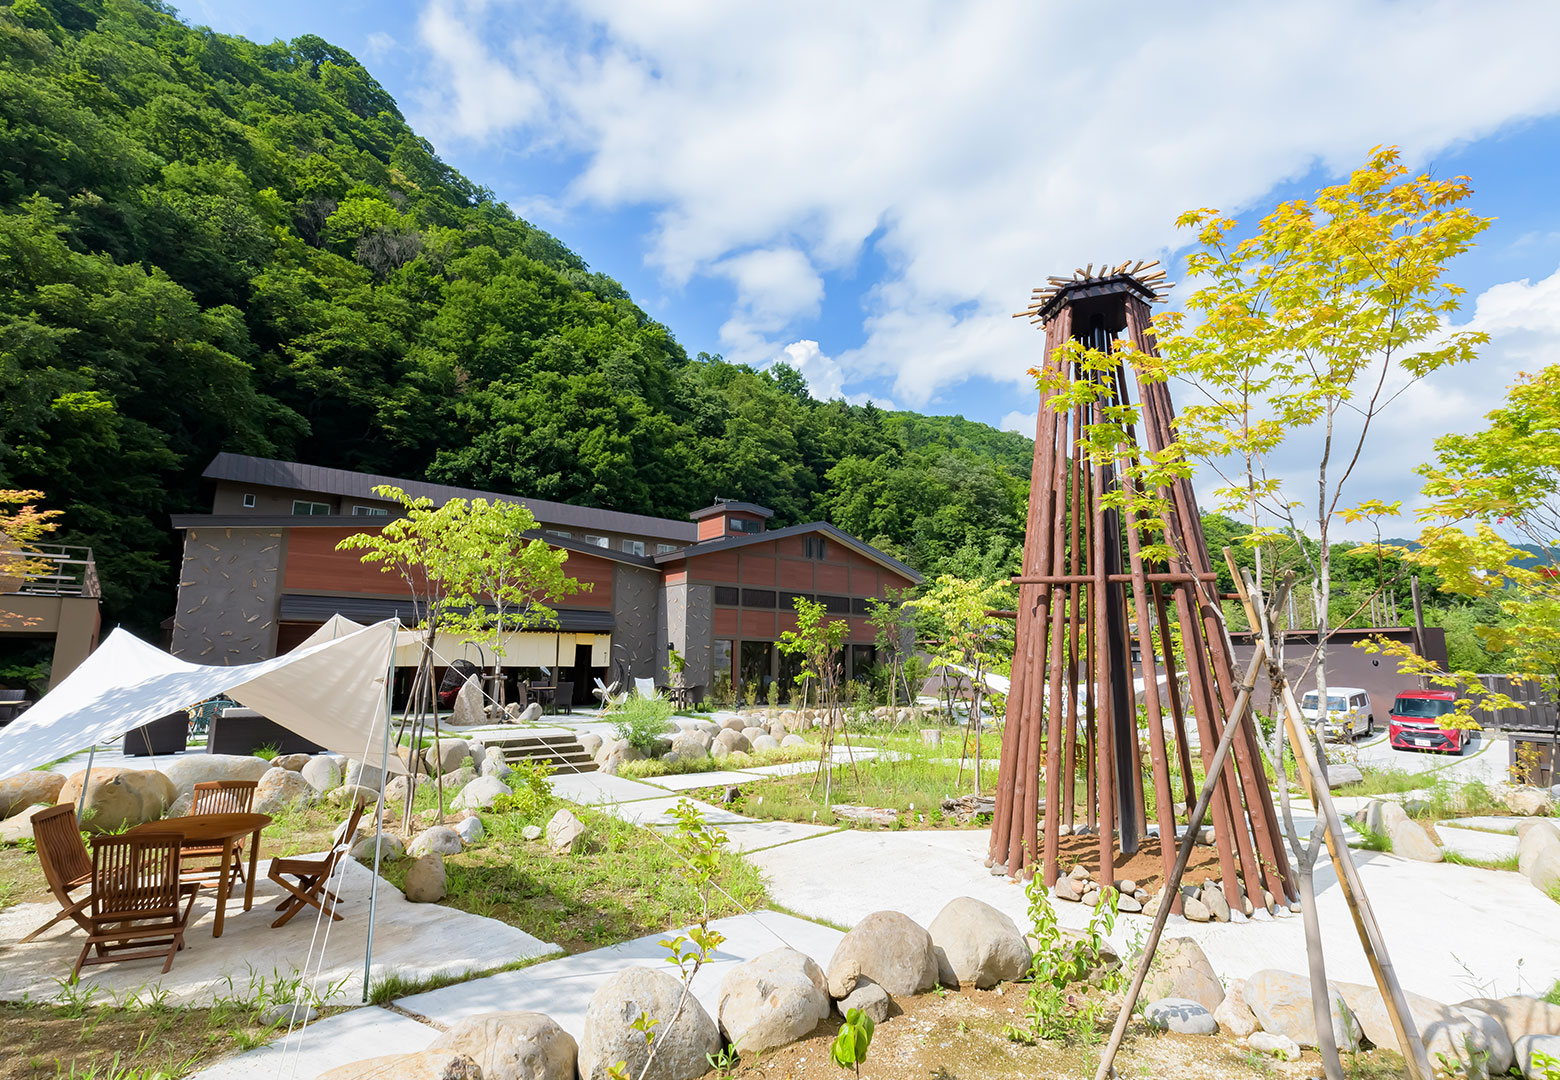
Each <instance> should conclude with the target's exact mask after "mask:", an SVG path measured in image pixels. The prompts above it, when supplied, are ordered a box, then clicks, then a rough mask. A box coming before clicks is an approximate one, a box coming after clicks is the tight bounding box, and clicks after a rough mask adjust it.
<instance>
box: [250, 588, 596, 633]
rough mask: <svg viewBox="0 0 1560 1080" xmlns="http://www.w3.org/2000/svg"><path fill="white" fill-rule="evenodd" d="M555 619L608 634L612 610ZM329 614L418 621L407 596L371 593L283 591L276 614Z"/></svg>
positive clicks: (309, 617) (291, 618) (562, 613)
mask: <svg viewBox="0 0 1560 1080" xmlns="http://www.w3.org/2000/svg"><path fill="white" fill-rule="evenodd" d="M554 614H555V615H557V617H558V623H557V625H556V626H554V627H549V628H548V630H549V631H551V630H558V631H560V632H562V633H565V634H569V633H574V634H610V633H612V613H611V612H610V611H595V610H591V609H589V608H556V609H555V610H554ZM332 615H345V616H346V617H347V618H349V619H352V620H353V621H355V622H359V623H365V624H366V623H371V622H379V621H381V620H383V619H392V618H393V619H400V620H401V622H402V623H403V624H404V625H406V626H412V625H414V624H415V623H416V622H417V616H416V613H415V612H413V611H412V603H411V601H410V600H408V599H400V600H386V599H382V598H379V597H373V596H324V595H321V594H319V593H283V594H282V604H281V611H280V613H279V618H280V619H281V620H282V621H283V622H318V623H322V622H325V621H326V620H327V619H329V618H330V617H331V616H332Z"/></svg>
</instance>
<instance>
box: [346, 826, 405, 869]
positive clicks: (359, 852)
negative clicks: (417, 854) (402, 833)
mask: <svg viewBox="0 0 1560 1080" xmlns="http://www.w3.org/2000/svg"><path fill="white" fill-rule="evenodd" d="M376 847H377V848H378V849H379V861H380V862H382V863H384V862H389V861H390V860H391V859H399V858H400V857H401V856H403V855H405V854H406V845H405V844H403V843H401V838H400V837H398V836H393V835H391V834H390V833H376V834H374V835H372V836H365V837H363V838H362V839H360V840H359V841H358V842H357V843H355V844H353V845H352V851H351V852H350V854H351V856H352V857H353V858H354V859H356V860H357V861H358V862H360V863H363V864H364V865H365V866H373V865H374V849H375V848H376Z"/></svg>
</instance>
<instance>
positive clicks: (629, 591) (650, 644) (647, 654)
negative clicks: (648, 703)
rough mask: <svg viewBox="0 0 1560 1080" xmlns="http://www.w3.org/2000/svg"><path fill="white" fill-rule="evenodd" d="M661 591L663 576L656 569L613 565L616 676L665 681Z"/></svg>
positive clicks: (614, 674) (620, 564)
mask: <svg viewBox="0 0 1560 1080" xmlns="http://www.w3.org/2000/svg"><path fill="white" fill-rule="evenodd" d="M660 593H661V575H660V574H659V573H657V572H656V571H654V570H648V569H641V568H639V567H637V566H628V565H626V564H624V563H618V564H617V565H615V566H614V567H613V568H612V678H617V677H618V676H619V674H626V675H627V676H628V677H629V678H631V679H648V678H654V679H657V680H660V681H664V672H663V671H662V669H663V668H664V667H665V666H666V637H665V633H664V629H663V628H664V626H665V617H664V616H663V615H662V614H661V612H660V606H661V605H660V599H661V596H660ZM658 643H659V645H660V648H661V655H660V656H659V657H657V656H656V646H657V644H658Z"/></svg>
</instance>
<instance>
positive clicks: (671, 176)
mask: <svg viewBox="0 0 1560 1080" xmlns="http://www.w3.org/2000/svg"><path fill="white" fill-rule="evenodd" d="M182 13H183V15H184V17H185V18H187V19H188V20H189V21H191V22H194V23H203V24H206V25H209V26H211V27H213V28H214V29H217V30H221V31H224V32H229V33H238V34H243V35H245V36H247V37H250V38H254V39H257V40H269V39H271V38H275V37H282V38H289V37H294V36H297V35H299V34H303V33H314V34H318V35H320V36H321V37H324V38H326V39H328V40H330V41H332V42H334V43H336V44H338V45H340V46H342V47H344V48H346V49H348V50H349V51H351V52H352V53H354V54H355V55H356V56H357V57H358V58H359V59H360V60H362V61H363V62H364V63H365V64H366V65H367V66H368V67H369V69H370V70H371V71H372V72H373V73H374V75H375V76H376V77H377V78H378V79H379V80H380V81H381V82H382V83H383V84H384V85H385V86H386V88H387V89H388V90H389V91H390V92H391V93H392V94H393V95H394V96H395V97H396V99H397V100H398V101H399V102H400V104H401V107H402V110H403V111H404V112H405V113H406V114H407V116H408V117H409V119H411V121H412V123H413V124H414V125H415V126H416V128H417V130H418V131H419V132H420V133H421V134H423V135H424V136H425V137H427V138H428V139H429V140H430V141H431V142H432V143H433V144H434V145H435V147H436V148H437V150H438V151H439V153H440V154H441V155H442V156H443V157H444V158H445V159H446V160H448V161H449V162H451V163H452V164H454V165H455V166H456V167H458V168H459V169H461V170H462V171H463V172H464V173H466V174H467V175H468V176H470V177H471V178H472V179H474V180H475V181H477V182H479V183H481V184H484V185H486V186H488V187H490V188H491V189H493V190H494V191H495V192H496V193H497V194H498V195H499V196H500V197H501V198H503V199H504V200H505V201H507V202H509V203H510V205H511V206H513V207H515V208H516V210H517V211H518V212H520V213H522V214H523V215H524V216H525V217H527V218H528V219H530V220H532V221H535V222H536V223H538V224H540V225H542V226H544V227H546V228H548V229H550V230H551V231H553V232H554V233H556V234H557V235H558V236H559V237H560V238H561V239H562V240H563V241H564V242H565V243H566V244H568V245H569V246H570V247H572V248H573V249H574V250H576V251H578V252H579V253H580V254H581V255H582V256H583V257H584V258H586V259H587V260H588V261H589V262H590V264H591V265H592V266H593V267H594V268H595V269H597V270H601V271H603V272H605V273H608V274H610V275H612V276H613V277H615V278H617V279H619V280H620V281H622V282H623V283H624V284H625V285H626V286H627V287H628V288H629V290H630V291H631V292H632V294H633V295H634V296H635V298H636V299H637V300H638V301H639V302H640V303H641V304H642V305H643V306H644V307H645V308H646V309H647V310H649V311H651V312H652V313H653V314H654V315H655V316H656V317H657V318H660V319H661V320H663V321H664V322H665V323H666V324H667V325H668V326H670V327H671V329H672V331H673V332H674V333H675V334H676V335H677V337H678V339H679V340H680V341H682V343H683V344H684V345H685V347H687V348H688V350H689V351H690V352H699V351H708V352H718V353H723V354H725V355H726V356H727V357H728V358H731V359H737V360H742V361H745V362H750V363H753V364H755V365H760V366H761V365H763V364H766V363H771V362H773V361H774V360H775V359H777V358H790V359H791V360H792V361H793V362H795V363H797V365H798V366H799V367H801V369H802V370H803V373H804V374H805V375H806V376H807V377H808V379H809V382H810V384H811V385H812V387H813V389H814V392H815V393H816V394H818V395H819V396H832V395H840V394H843V395H844V396H846V397H847V398H849V399H851V400H863V399H865V398H866V397H871V398H873V399H875V400H877V401H879V402H880V403H891V404H894V405H897V406H899V407H906V408H915V409H919V410H922V411H926V412H938V413H960V414H962V415H965V416H967V417H970V418H971V419H976V420H982V421H986V422H988V423H991V424H995V425H1001V426H1008V427H1013V428H1017V429H1021V430H1022V429H1024V428H1025V427H1026V426H1028V427H1029V430H1031V431H1032V423H1033V421H1032V416H1033V413H1034V411H1035V407H1036V395H1035V392H1034V389H1033V387H1032V385H1031V384H1029V383H1028V382H1027V380H1026V379H1025V377H1024V374H1023V373H1024V371H1025V369H1026V368H1028V367H1029V366H1030V365H1032V364H1034V363H1035V362H1036V361H1037V359H1038V353H1039V344H1040V343H1039V335H1038V334H1036V333H1035V332H1034V331H1033V330H1032V329H1030V328H1029V327H1028V325H1027V324H1026V323H1025V322H1023V321H1022V320H1019V321H1014V320H1011V319H1008V318H1007V316H1008V314H1009V313H1010V312H1012V311H1016V310H1018V309H1019V308H1021V307H1022V306H1023V305H1024V303H1025V301H1026V298H1027V296H1028V293H1029V289H1030V287H1031V286H1032V285H1035V284H1038V283H1040V282H1041V281H1042V280H1043V279H1044V278H1045V276H1046V275H1047V274H1051V273H1058V272H1062V273H1065V272H1067V271H1069V270H1071V268H1072V267H1074V266H1079V265H1082V264H1084V263H1086V262H1102V261H1106V260H1110V261H1117V260H1120V259H1125V258H1165V259H1167V260H1170V261H1171V265H1172V269H1173V268H1174V266H1175V256H1176V252H1177V246H1178V245H1179V244H1181V243H1182V241H1183V239H1184V238H1183V237H1181V236H1179V235H1178V234H1177V232H1176V230H1175V229H1174V227H1173V220H1174V218H1175V215H1176V214H1177V213H1178V212H1179V211H1181V210H1184V209H1187V208H1190V207H1195V206H1216V207H1220V208H1222V209H1224V210H1226V211H1231V212H1236V213H1238V214H1240V215H1241V216H1243V217H1246V216H1255V215H1258V214H1260V213H1262V212H1263V211H1265V210H1266V209H1268V208H1269V207H1271V206H1272V205H1273V204H1274V203H1275V202H1277V201H1278V200H1280V199H1282V198H1285V197H1289V196H1293V195H1298V194H1304V193H1307V192H1309V191H1311V190H1314V188H1315V187H1316V186H1318V185H1319V184H1322V183H1327V182H1330V181H1332V180H1334V179H1336V178H1337V177H1338V176H1339V175H1341V174H1343V173H1345V172H1347V170H1348V169H1349V168H1350V167H1351V166H1353V165H1355V164H1357V163H1359V162H1360V161H1362V160H1363V159H1364V156H1365V154H1366V152H1367V151H1368V150H1369V149H1370V148H1371V147H1372V146H1374V145H1377V144H1395V145H1399V146H1401V147H1402V148H1403V150H1404V153H1405V156H1406V158H1407V160H1408V162H1409V164H1410V165H1412V166H1413V167H1415V168H1427V169H1430V170H1432V171H1433V172H1435V173H1436V174H1439V175H1452V174H1464V173H1465V174H1467V175H1469V176H1471V177H1472V178H1473V182H1474V186H1475V189H1476V191H1477V196H1476V199H1475V208H1476V209H1477V210H1478V211H1479V212H1480V213H1482V214H1485V215H1489V216H1493V217H1496V218H1497V219H1498V220H1497V221H1496V222H1495V224H1494V225H1493V226H1492V227H1491V228H1490V229H1489V230H1488V232H1487V233H1486V234H1485V235H1484V237H1483V238H1482V241H1481V244H1480V246H1479V247H1478V248H1477V249H1476V250H1474V251H1473V252H1471V253H1469V254H1468V255H1466V256H1464V257H1463V258H1462V259H1460V260H1459V262H1458V263H1457V264H1456V265H1455V267H1454V273H1453V279H1454V280H1456V281H1458V282H1459V283H1461V284H1463V285H1465V286H1466V287H1467V288H1468V289H1469V298H1468V304H1467V306H1466V309H1465V311H1464V312H1463V314H1462V315H1461V316H1459V321H1460V322H1471V323H1472V324H1474V325H1477V326H1478V327H1479V328H1481V329H1485V330H1487V331H1488V332H1490V333H1491V334H1492V338H1493V340H1492V342H1491V344H1490V346H1489V347H1488V348H1487V349H1486V350H1485V353H1484V355H1483V356H1482V357H1481V359H1480V361H1479V362H1478V363H1477V364H1476V365H1474V366H1472V367H1470V368H1465V369H1461V370H1459V371H1456V372H1452V373H1447V374H1445V375H1444V376H1438V377H1437V378H1435V379H1433V380H1430V381H1427V382H1425V383H1421V384H1419V385H1417V386H1415V387H1413V388H1411V390H1410V391H1409V392H1408V393H1406V394H1405V395H1404V397H1403V398H1402V399H1401V400H1400V401H1399V402H1398V404H1397V405H1396V406H1395V407H1394V412H1393V413H1392V414H1391V415H1390V419H1389V421H1388V422H1386V423H1384V424H1383V430H1382V431H1381V432H1380V433H1379V441H1378V442H1377V443H1375V444H1373V445H1376V446H1378V447H1383V448H1389V449H1381V450H1378V452H1376V453H1374V454H1371V455H1370V456H1369V460H1368V461H1367V463H1366V466H1365V468H1364V470H1363V472H1362V473H1361V476H1360V479H1359V483H1360V484H1361V485H1362V486H1361V490H1360V493H1359V497H1360V498H1365V497H1373V496H1379V497H1383V498H1398V497H1404V498H1407V499H1409V501H1410V502H1412V496H1413V492H1414V491H1415V490H1416V489H1417V482H1416V480H1415V478H1414V476H1413V473H1412V470H1413V467H1414V466H1415V465H1417V464H1418V463H1420V462H1421V461H1423V460H1425V459H1426V458H1427V457H1428V456H1429V455H1430V453H1431V443H1432V441H1433V439H1434V437H1435V436H1436V435H1438V434H1441V433H1442V432H1445V431H1448V430H1471V429H1473V428H1475V427H1477V426H1478V423H1479V418H1480V417H1481V416H1482V415H1483V414H1484V413H1485V412H1487V411H1488V410H1489V409H1490V408H1493V407H1495V405H1497V404H1498V403H1499V400H1500V397H1501V393H1500V391H1501V388H1502V387H1503V386H1504V385H1506V383H1507V382H1509V380H1510V378H1511V376H1512V375H1513V374H1514V373H1515V372H1516V371H1518V370H1521V369H1523V368H1531V367H1533V366H1535V365H1536V364H1538V363H1541V362H1548V361H1553V360H1554V359H1560V357H1556V356H1552V355H1551V350H1552V348H1553V346H1552V345H1551V342H1553V341H1555V340H1557V334H1560V272H1557V271H1560V202H1557V200H1556V199H1555V198H1554V193H1555V182H1554V177H1555V176H1556V175H1560V65H1557V64H1556V63H1555V62H1554V58H1553V55H1552V43H1553V42H1554V41H1555V40H1560V6H1557V5H1554V4H1553V3H1548V2H1544V3H1517V2H1512V3H1493V2H1491V3H1420V4H1404V3H1396V2H1376V3H1361V2H1352V0H1351V2H1345V0H1333V2H1329V0H1303V2H1295V3H1284V2H1274V3H1270V4H1263V5H1252V4H1237V3H1229V4H1216V3H1188V4H1181V5H1160V6H1157V7H1149V6H1147V5H1143V6H1140V7H1136V8H1134V6H1133V5H1126V6H1125V7H1122V6H1106V5H1078V4H1071V5H1066V4H1042V3H1019V2H1016V0H1015V2H978V3H956V4H955V3H943V4H939V3H916V2H914V0H902V2H898V3H895V4H892V5H886V4H879V3H874V2H868V0H862V2H860V3H856V4H850V5H840V4H838V3H837V2H823V0H817V2H809V0H798V2H795V3H792V4H787V5H763V6H759V5H734V4H730V3H727V2H717V0H711V2H704V0H677V2H667V3H662V4H650V3H647V2H643V0H641V2H631V3H623V4H613V3H609V2H607V0H557V2H554V0H527V2H505V0H390V2H378V3H366V2H358V0H347V2H337V3H333V4H318V3H314V4H309V3H301V2H298V0H272V2H268V3H265V4H256V3H253V2H252V0H198V2H192V3H189V4H187V5H186V6H185V7H184V8H183V9H182ZM1079 42H1093V43H1096V44H1095V45H1093V46H1090V47H1087V48H1084V47H1079V45H1078V44H1077V43H1079ZM1172 277H1175V274H1174V273H1173V272H1172ZM1289 453H1290V461H1289V462H1288V464H1292V465H1293V468H1294V472H1295V474H1296V475H1297V476H1298V475H1304V473H1305V462H1306V459H1307V456H1308V454H1309V453H1311V448H1310V447H1309V446H1308V445H1307V444H1306V443H1305V441H1304V440H1297V441H1296V443H1295V445H1294V446H1293V448H1292V449H1291V451H1290V452H1289ZM1285 466H1286V462H1285V461H1279V462H1276V463H1275V467H1277V468H1278V469H1279V470H1280V471H1285ZM1311 472H1312V475H1314V465H1313V466H1312V468H1311ZM1286 474H1287V473H1286ZM1367 489H1368V490H1367Z"/></svg>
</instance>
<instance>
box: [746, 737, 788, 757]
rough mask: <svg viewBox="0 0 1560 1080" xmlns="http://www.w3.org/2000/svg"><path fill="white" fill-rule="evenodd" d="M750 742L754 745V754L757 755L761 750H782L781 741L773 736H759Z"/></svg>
mask: <svg viewBox="0 0 1560 1080" xmlns="http://www.w3.org/2000/svg"><path fill="white" fill-rule="evenodd" d="M748 741H749V742H751V743H752V744H753V752H754V753H755V754H756V753H758V752H759V751H761V750H778V749H780V740H779V739H777V738H775V737H774V736H773V735H757V736H754V737H753V738H752V739H750V740H748Z"/></svg>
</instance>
